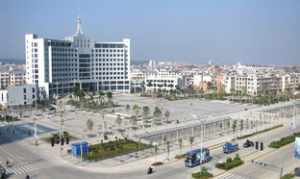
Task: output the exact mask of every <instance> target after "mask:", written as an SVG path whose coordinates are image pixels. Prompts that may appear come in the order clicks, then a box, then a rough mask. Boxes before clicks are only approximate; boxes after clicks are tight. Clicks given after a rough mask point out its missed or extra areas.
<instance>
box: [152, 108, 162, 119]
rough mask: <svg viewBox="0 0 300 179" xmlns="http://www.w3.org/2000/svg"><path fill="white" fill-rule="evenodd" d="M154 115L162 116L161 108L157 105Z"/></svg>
mask: <svg viewBox="0 0 300 179" xmlns="http://www.w3.org/2000/svg"><path fill="white" fill-rule="evenodd" d="M153 116H154V117H156V118H159V117H161V110H160V109H159V108H158V107H157V106H156V107H155V108H154V111H153Z"/></svg>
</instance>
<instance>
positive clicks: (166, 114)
mask: <svg viewBox="0 0 300 179" xmlns="http://www.w3.org/2000/svg"><path fill="white" fill-rule="evenodd" d="M169 117H170V112H169V111H168V110H166V112H165V118H166V119H167V121H166V122H167V123H169Z"/></svg>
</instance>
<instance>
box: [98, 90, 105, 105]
mask: <svg viewBox="0 0 300 179" xmlns="http://www.w3.org/2000/svg"><path fill="white" fill-rule="evenodd" d="M98 94H99V102H100V104H101V105H103V103H104V96H105V93H104V92H103V91H99V92H98Z"/></svg>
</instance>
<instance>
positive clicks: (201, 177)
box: [192, 167, 213, 179]
mask: <svg viewBox="0 0 300 179" xmlns="http://www.w3.org/2000/svg"><path fill="white" fill-rule="evenodd" d="M192 177H193V178H194V179H208V178H212V177H213V175H212V174H211V173H209V172H208V171H207V169H206V168H205V167H202V168H201V171H200V172H196V173H193V174H192Z"/></svg>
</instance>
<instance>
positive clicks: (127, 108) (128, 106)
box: [125, 104, 130, 112]
mask: <svg viewBox="0 0 300 179" xmlns="http://www.w3.org/2000/svg"><path fill="white" fill-rule="evenodd" d="M125 109H126V111H127V112H129V110H130V105H129V104H126V106H125Z"/></svg>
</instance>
